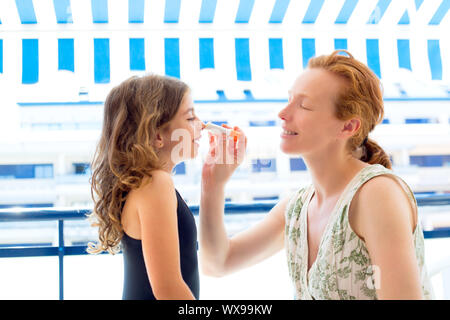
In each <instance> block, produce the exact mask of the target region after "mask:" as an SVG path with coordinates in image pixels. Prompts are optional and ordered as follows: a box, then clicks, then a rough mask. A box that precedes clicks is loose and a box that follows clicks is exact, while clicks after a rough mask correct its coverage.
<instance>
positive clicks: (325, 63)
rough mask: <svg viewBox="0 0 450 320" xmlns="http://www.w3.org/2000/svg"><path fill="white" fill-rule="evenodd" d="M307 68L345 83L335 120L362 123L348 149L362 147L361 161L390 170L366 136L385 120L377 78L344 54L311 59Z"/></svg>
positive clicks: (384, 154)
mask: <svg viewBox="0 0 450 320" xmlns="http://www.w3.org/2000/svg"><path fill="white" fill-rule="evenodd" d="M340 53H345V54H346V56H344V55H340ZM308 68H321V69H324V70H327V71H329V72H331V73H333V74H335V75H337V76H339V77H341V78H343V79H345V80H346V81H347V86H346V88H345V89H344V90H342V91H341V94H340V96H339V97H338V98H337V99H336V102H335V105H336V117H337V118H338V119H340V120H344V121H345V120H349V119H351V118H353V117H355V116H356V117H359V118H360V119H361V127H360V129H359V131H358V132H357V133H356V134H355V135H354V136H353V137H352V138H351V139H350V141H349V149H350V151H351V152H355V151H356V150H357V149H358V148H360V147H361V148H362V149H363V150H362V151H363V152H362V156H361V158H360V160H361V161H364V162H367V163H369V164H376V163H378V164H381V165H383V166H384V167H386V168H388V169H391V167H392V164H391V161H390V159H389V156H388V155H387V154H386V152H385V151H384V150H383V149H382V148H381V147H380V146H379V145H378V144H377V143H376V142H375V141H374V140H372V139H369V138H368V134H369V132H371V131H372V130H373V129H374V128H375V126H376V125H377V124H379V123H380V122H382V121H383V116H384V105H383V92H382V87H381V82H380V80H379V79H378V77H377V76H376V75H375V74H374V73H373V72H372V70H370V69H369V68H368V67H367V66H366V65H364V64H363V63H361V62H360V61H358V60H356V59H355V58H353V56H352V55H351V54H350V53H349V52H348V51H346V50H336V51H334V52H333V53H332V54H330V55H323V56H319V57H315V58H311V59H310V60H309V61H308Z"/></svg>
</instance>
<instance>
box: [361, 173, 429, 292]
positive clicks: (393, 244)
mask: <svg viewBox="0 0 450 320" xmlns="http://www.w3.org/2000/svg"><path fill="white" fill-rule="evenodd" d="M354 212H355V229H356V230H358V232H357V233H358V234H361V236H362V237H363V239H364V240H365V242H366V246H367V249H368V251H369V255H370V258H371V260H372V263H373V265H374V266H375V267H374V269H373V270H374V272H375V274H374V276H375V279H376V280H377V279H378V280H379V282H378V284H377V283H375V285H376V289H377V295H378V298H379V299H408V300H411V299H423V295H422V288H421V282H420V275H419V267H418V263H417V259H416V253H415V246H414V236H413V231H414V228H415V226H416V224H417V223H419V222H415V220H417V219H416V218H415V217H416V213H415V210H413V207H412V206H411V202H410V201H409V199H408V197H407V195H406V193H405V192H404V190H403V188H402V187H401V186H400V185H399V184H398V182H396V181H395V180H393V179H392V178H389V177H388V176H379V177H375V178H373V179H371V180H369V181H368V182H367V183H366V184H365V185H364V186H363V187H362V188H361V189H360V191H359V195H358V199H357V202H356V206H355V211H354ZM375 282H377V281H375ZM377 285H378V287H377Z"/></svg>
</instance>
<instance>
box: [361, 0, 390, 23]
mask: <svg viewBox="0 0 450 320" xmlns="http://www.w3.org/2000/svg"><path fill="white" fill-rule="evenodd" d="M390 3H391V0H378V3H377V5H376V6H375V9H373V11H372V13H371V14H370V18H369V21H367V23H368V24H378V22H380V20H381V18H383V15H384V13H385V12H386V9H387V8H388V7H389V4H390Z"/></svg>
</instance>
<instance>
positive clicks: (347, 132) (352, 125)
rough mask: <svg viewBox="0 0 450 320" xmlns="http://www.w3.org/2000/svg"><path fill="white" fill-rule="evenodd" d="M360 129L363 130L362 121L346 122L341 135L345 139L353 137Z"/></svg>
mask: <svg viewBox="0 0 450 320" xmlns="http://www.w3.org/2000/svg"><path fill="white" fill-rule="evenodd" d="M359 128H361V120H360V119H358V118H353V119H350V120H347V121H345V122H344V126H343V127H342V130H341V134H342V136H343V137H351V136H353V135H355V134H356V133H357V132H358V130H359Z"/></svg>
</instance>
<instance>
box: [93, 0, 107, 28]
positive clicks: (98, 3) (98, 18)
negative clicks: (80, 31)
mask: <svg viewBox="0 0 450 320" xmlns="http://www.w3.org/2000/svg"><path fill="white" fill-rule="evenodd" d="M91 7H92V22H94V23H108V0H91Z"/></svg>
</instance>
